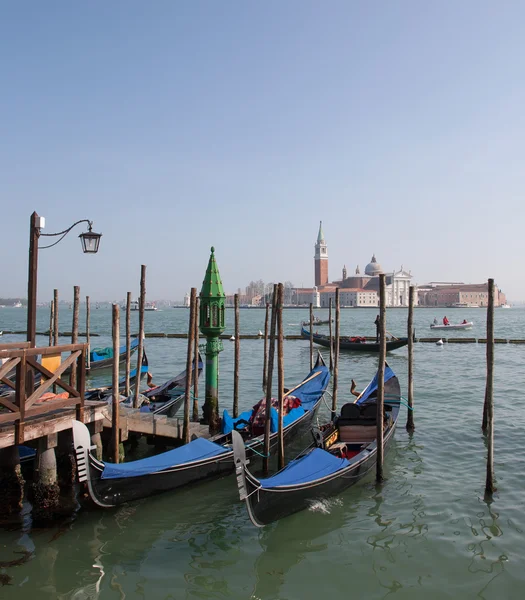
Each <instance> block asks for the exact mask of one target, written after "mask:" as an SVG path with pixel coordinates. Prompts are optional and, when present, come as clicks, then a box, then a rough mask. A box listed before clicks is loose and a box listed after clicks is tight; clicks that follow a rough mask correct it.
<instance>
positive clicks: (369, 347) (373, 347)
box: [301, 327, 408, 352]
mask: <svg viewBox="0 0 525 600" xmlns="http://www.w3.org/2000/svg"><path fill="white" fill-rule="evenodd" d="M301 335H302V336H303V338H305V339H307V340H309V339H310V332H309V331H308V330H307V329H305V328H304V327H302V328H301ZM313 337H314V342H315V343H316V344H319V345H320V346H324V347H325V348H330V336H329V335H323V334H321V333H314V336H313ZM334 343H335V337H334ZM407 344H408V338H398V339H395V340H390V341H387V343H386V349H387V352H388V351H389V350H397V348H402V347H403V346H406V345H407ZM339 350H353V351H356V352H379V344H378V343H375V342H367V341H366V339H365V338H364V337H343V336H341V337H340V338H339Z"/></svg>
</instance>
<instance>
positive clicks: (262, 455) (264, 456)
mask: <svg viewBox="0 0 525 600" xmlns="http://www.w3.org/2000/svg"><path fill="white" fill-rule="evenodd" d="M248 449H249V450H251V451H252V452H255V454H258V455H259V456H261V457H262V458H270V455H269V454H262V453H261V452H257V450H256V449H255V448H252V447H250V446H248Z"/></svg>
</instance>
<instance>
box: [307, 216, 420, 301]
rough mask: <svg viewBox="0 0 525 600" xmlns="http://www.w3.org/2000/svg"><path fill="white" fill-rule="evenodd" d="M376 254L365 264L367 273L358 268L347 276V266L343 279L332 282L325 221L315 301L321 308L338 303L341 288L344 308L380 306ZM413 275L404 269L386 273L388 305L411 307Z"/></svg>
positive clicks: (320, 238)
mask: <svg viewBox="0 0 525 600" xmlns="http://www.w3.org/2000/svg"><path fill="white" fill-rule="evenodd" d="M383 272H384V271H383V269H382V268H381V265H380V264H379V263H378V262H377V259H376V256H375V254H374V255H373V256H372V260H371V261H370V262H369V263H368V264H367V265H366V267H365V272H364V274H361V272H360V269H359V266H358V267H357V268H356V270H355V273H354V274H353V275H350V276H348V272H347V269H346V265H345V266H344V267H343V270H342V278H341V279H338V280H335V281H333V282H331V283H329V281H328V280H329V277H328V248H327V245H326V240H325V237H324V232H323V224H322V222H321V223H320V224H319V233H318V235H317V242H316V244H315V255H314V275H315V279H314V281H315V287H314V289H313V294H312V296H313V298H312V300H311V301H312V302H313V304H314V306H316V307H318V308H325V307H328V306H329V304H330V299H332V303H335V290H336V289H337V288H339V301H340V305H341V306H351V307H359V306H361V307H362V306H370V307H372V306H378V304H379V275H380V274H381V273H383ZM411 279H412V273H411V272H410V271H408V272H407V271H405V270H404V269H403V266H402V265H401V268H400V269H399V270H397V271H392V272H391V273H385V283H386V290H385V291H386V303H387V306H408V292H409V288H410V281H411Z"/></svg>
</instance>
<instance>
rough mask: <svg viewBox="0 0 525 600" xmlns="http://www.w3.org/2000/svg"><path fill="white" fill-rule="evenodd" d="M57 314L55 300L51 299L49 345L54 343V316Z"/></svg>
mask: <svg viewBox="0 0 525 600" xmlns="http://www.w3.org/2000/svg"><path fill="white" fill-rule="evenodd" d="M54 316H55V302H54V300H51V304H50V308H49V346H52V345H53V317H54Z"/></svg>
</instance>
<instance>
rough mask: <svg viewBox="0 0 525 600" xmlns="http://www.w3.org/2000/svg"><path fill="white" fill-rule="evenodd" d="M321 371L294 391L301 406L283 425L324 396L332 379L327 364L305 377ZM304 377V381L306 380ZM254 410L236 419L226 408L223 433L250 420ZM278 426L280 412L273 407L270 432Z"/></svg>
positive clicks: (289, 414)
mask: <svg viewBox="0 0 525 600" xmlns="http://www.w3.org/2000/svg"><path fill="white" fill-rule="evenodd" d="M317 371H319V372H320V375H317V377H315V378H314V379H312V381H309V382H308V383H305V384H304V385H303V386H301V387H300V388H299V389H297V390H296V391H295V392H292V395H293V396H295V397H296V398H299V400H301V406H299V407H297V408H293V409H292V410H291V411H290V412H289V413H288V414H287V415H285V416H284V418H283V427H287V426H288V425H290V423H293V421H295V420H296V419H298V418H299V417H301V416H302V415H303V414H304V413H305V411H307V410H312V409H313V407H314V405H315V403H316V402H317V401H318V400H319V398H320V397H321V396H322V394H323V392H324V391H325V389H326V386H327V385H328V382H329V381H330V371H329V370H328V368H327V367H325V366H320V367H315V368H314V369H313V370H312V371H310V373H308V375H307V376H306V377H305V378H304V379H308V378H309V377H311V376H312V375H315V373H316V372H317ZM304 379H303V381H304ZM252 412H253V409H252V410H247V411H245V412H243V413H241V414H240V415H239V416H238V417H237V418H236V419H234V418H233V417H232V416H231V415H230V413H229V412H228V411H227V410H225V411H224V412H223V413H222V433H225V434H226V433H230V432H231V431H232V429H233V426H234V425H235V423H236V422H237V421H238V420H240V419H243V420H245V421H249V420H250V417H251V416H252ZM277 427H278V414H277V411H276V410H275V408H272V409H271V411H270V432H271V433H276V432H277Z"/></svg>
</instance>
